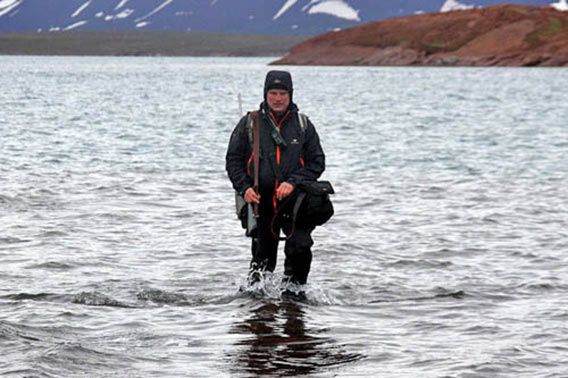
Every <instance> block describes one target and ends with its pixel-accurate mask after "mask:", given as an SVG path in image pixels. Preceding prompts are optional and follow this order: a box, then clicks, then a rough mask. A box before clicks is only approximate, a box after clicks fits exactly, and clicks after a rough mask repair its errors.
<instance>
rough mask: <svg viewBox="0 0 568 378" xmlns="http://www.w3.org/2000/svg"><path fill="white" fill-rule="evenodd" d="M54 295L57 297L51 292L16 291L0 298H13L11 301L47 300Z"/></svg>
mask: <svg viewBox="0 0 568 378" xmlns="http://www.w3.org/2000/svg"><path fill="white" fill-rule="evenodd" d="M54 297H57V295H56V294H52V293H35V294H31V293H17V294H8V295H3V296H2V297H0V298H2V299H10V300H13V301H26V300H32V301H41V300H49V299H52V298H54Z"/></svg>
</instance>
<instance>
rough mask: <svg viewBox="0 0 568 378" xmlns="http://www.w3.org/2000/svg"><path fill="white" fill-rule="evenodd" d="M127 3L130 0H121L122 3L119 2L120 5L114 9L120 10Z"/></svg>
mask: <svg viewBox="0 0 568 378" xmlns="http://www.w3.org/2000/svg"><path fill="white" fill-rule="evenodd" d="M126 3H128V0H120V3H118V5H117V6H116V7H114V10H119V9H120V8H122V7H123V6H124V5H126Z"/></svg>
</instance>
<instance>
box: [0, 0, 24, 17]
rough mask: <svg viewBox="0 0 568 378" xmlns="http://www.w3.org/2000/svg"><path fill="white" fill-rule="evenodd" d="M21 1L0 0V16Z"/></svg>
mask: <svg viewBox="0 0 568 378" xmlns="http://www.w3.org/2000/svg"><path fill="white" fill-rule="evenodd" d="M22 1H23V0H0V17H2V16H4V15H5V14H7V13H9V12H10V11H12V10H13V9H15V8H16V7H17V6H18V5H20V4H21V3H22Z"/></svg>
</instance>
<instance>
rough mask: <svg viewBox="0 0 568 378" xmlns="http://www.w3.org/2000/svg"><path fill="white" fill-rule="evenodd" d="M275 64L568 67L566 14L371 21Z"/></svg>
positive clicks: (508, 8)
mask: <svg viewBox="0 0 568 378" xmlns="http://www.w3.org/2000/svg"><path fill="white" fill-rule="evenodd" d="M274 63H275V64H293V65H368V66H373V65H376V66H568V12H561V11H558V10H555V9H553V8H550V7H531V6H514V5H505V6H493V7H488V8H482V9H471V10H460V11H453V12H448V13H436V14H424V15H417V16H410V17H402V18H396V19H390V20H386V21H379V22H372V23H367V24H365V25H361V26H357V27H354V28H351V29H347V30H343V31H338V32H330V33H326V34H322V35H319V36H317V37H314V38H310V39H308V40H307V41H305V42H303V43H301V44H299V45H296V46H295V47H293V48H292V50H291V52H290V54H288V55H287V56H285V57H284V58H282V59H280V60H278V61H276V62H274Z"/></svg>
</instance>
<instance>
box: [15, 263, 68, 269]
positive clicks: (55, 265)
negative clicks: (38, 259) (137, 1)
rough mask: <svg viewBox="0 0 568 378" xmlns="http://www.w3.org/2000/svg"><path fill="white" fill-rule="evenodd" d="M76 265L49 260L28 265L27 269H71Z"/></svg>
mask: <svg viewBox="0 0 568 378" xmlns="http://www.w3.org/2000/svg"><path fill="white" fill-rule="evenodd" d="M73 268H74V266H73V265H70V264H65V263H62V262H58V261H47V262H44V263H40V264H32V265H29V266H27V267H26V269H52V270H70V269H73Z"/></svg>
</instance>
